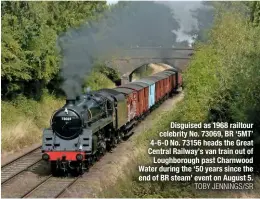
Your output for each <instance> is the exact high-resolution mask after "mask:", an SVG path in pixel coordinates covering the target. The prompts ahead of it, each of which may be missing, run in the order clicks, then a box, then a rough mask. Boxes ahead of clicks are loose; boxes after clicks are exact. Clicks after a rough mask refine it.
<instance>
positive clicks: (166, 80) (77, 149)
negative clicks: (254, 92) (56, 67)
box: [42, 69, 182, 173]
mask: <svg viewBox="0 0 260 199" xmlns="http://www.w3.org/2000/svg"><path fill="white" fill-rule="evenodd" d="M181 86H182V78H181V74H180V73H178V71H176V70H174V69H168V70H166V71H164V72H161V73H157V74H156V75H153V76H149V77H147V78H144V79H142V80H139V81H136V82H133V83H129V84H125V85H122V86H120V87H117V88H114V89H101V90H98V91H91V92H88V93H85V94H83V95H81V96H78V97H77V98H75V99H67V100H66V104H65V105H64V106H63V107H62V108H61V109H59V110H57V111H56V112H55V113H54V114H53V116H52V118H51V125H50V128H48V129H45V130H44V132H43V143H42V152H43V155H42V159H43V160H46V161H48V162H50V164H51V168H52V172H53V173H57V171H58V172H60V171H63V172H64V173H70V171H76V172H77V173H83V171H84V170H87V169H88V168H89V166H90V165H92V164H93V163H94V162H95V161H97V160H98V159H99V158H100V157H101V156H102V155H103V154H104V153H105V152H106V151H107V150H111V149H112V148H113V147H115V146H116V145H117V144H118V143H119V142H121V141H122V139H124V138H126V137H129V136H130V135H131V134H132V129H133V127H134V126H135V125H136V124H137V123H138V121H140V120H141V119H142V118H143V117H144V116H145V115H146V114H147V113H149V112H150V110H151V109H152V108H153V107H154V106H155V105H157V104H160V102H161V101H162V100H164V99H166V98H167V97H168V96H169V94H172V93H173V92H175V91H176V90H177V89H178V88H179V87H181Z"/></svg>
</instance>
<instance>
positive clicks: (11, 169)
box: [1, 147, 41, 185]
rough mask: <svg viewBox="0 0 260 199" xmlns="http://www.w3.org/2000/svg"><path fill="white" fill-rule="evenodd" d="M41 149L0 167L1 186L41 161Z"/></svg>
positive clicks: (38, 148) (36, 149) (37, 148)
mask: <svg viewBox="0 0 260 199" xmlns="http://www.w3.org/2000/svg"><path fill="white" fill-rule="evenodd" d="M40 154H41V147H36V148H35V149H33V150H31V151H29V152H28V153H25V154H24V155H22V156H20V157H18V158H16V159H14V160H12V161H11V162H9V163H7V164H5V165H3V166H1V185H3V184H5V183H7V182H8V181H9V180H11V179H12V178H14V177H15V176H17V175H19V174H20V173H22V172H24V171H26V170H27V169H29V168H30V167H32V166H34V165H36V164H37V163H39V162H40V161H41V155H40Z"/></svg>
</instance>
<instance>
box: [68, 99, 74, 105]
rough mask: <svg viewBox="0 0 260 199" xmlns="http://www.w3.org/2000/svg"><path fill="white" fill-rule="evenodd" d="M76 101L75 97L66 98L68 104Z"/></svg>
mask: <svg viewBox="0 0 260 199" xmlns="http://www.w3.org/2000/svg"><path fill="white" fill-rule="evenodd" d="M75 102H76V99H73V98H67V99H66V105H74V104H75Z"/></svg>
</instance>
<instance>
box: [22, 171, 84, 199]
mask: <svg viewBox="0 0 260 199" xmlns="http://www.w3.org/2000/svg"><path fill="white" fill-rule="evenodd" d="M79 178H80V176H79V177H74V178H56V177H53V176H51V175H50V176H48V177H46V179H45V180H43V181H42V182H41V183H39V184H38V185H37V186H35V187H34V188H33V189H31V190H30V191H28V192H26V193H25V194H24V195H22V196H21V198H58V197H60V196H61V195H62V194H63V193H64V192H65V191H66V189H68V188H70V187H71V186H72V185H73V184H74V183H75V182H77V181H78V179H79Z"/></svg>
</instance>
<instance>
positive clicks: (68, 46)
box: [59, 2, 198, 98]
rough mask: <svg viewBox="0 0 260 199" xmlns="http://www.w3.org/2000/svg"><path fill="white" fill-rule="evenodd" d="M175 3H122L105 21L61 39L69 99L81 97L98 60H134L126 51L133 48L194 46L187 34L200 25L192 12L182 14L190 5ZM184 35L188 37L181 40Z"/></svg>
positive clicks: (67, 33)
mask: <svg viewBox="0 0 260 199" xmlns="http://www.w3.org/2000/svg"><path fill="white" fill-rule="evenodd" d="M173 3H174V2H156V3H154V2H119V3H118V4H117V5H115V6H113V7H112V9H111V11H108V12H106V13H105V15H104V17H103V19H102V20H99V21H98V22H89V23H86V24H84V25H82V26H81V27H80V28H78V29H72V30H69V31H68V32H66V33H65V34H63V35H62V36H60V38H59V45H60V47H61V52H62V56H63V61H62V66H61V67H62V77H63V78H64V79H65V82H64V84H63V85H62V88H63V90H64V91H65V93H66V94H67V97H69V98H72V97H75V96H77V95H79V94H80V93H81V85H82V83H83V80H84V78H85V76H86V75H87V74H88V73H89V72H90V71H91V68H92V67H93V65H94V64H95V62H96V61H97V59H98V60H99V61H100V60H102V61H106V60H109V59H111V57H116V56H120V55H121V56H122V55H124V56H129V57H131V56H133V55H134V54H135V52H134V50H132V51H131V50H130V51H124V50H123V49H130V48H131V47H137V46H139V47H159V46H161V47H164V48H165V47H166V48H167V47H172V46H174V45H176V44H178V42H180V41H183V40H188V41H189V42H191V38H192V35H188V34H186V33H185V31H188V30H190V29H189V28H187V27H191V28H193V29H194V27H195V28H197V26H198V25H197V22H196V20H195V21H192V20H191V19H192V16H191V13H190V9H188V11H187V9H186V10H184V11H183V12H181V11H180V10H182V6H184V5H186V4H187V3H186V2H179V3H178V2H177V3H178V6H177V7H174V5H173ZM122 5H125V6H122ZM196 6H197V5H196ZM197 7H198V6H197ZM197 7H196V8H197ZM176 8H177V10H176ZM187 13H189V16H190V18H188V17H187ZM186 22H189V23H188V24H186ZM184 34H186V37H182V36H181V35H184ZM180 38H181V39H180ZM189 42H188V43H189ZM186 45H187V44H186ZM160 53H161V52H160ZM165 53H166V54H167V52H165ZM154 56H163V55H161V54H158V55H154ZM164 56H165V57H167V56H168V55H164Z"/></svg>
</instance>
